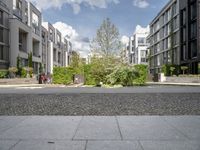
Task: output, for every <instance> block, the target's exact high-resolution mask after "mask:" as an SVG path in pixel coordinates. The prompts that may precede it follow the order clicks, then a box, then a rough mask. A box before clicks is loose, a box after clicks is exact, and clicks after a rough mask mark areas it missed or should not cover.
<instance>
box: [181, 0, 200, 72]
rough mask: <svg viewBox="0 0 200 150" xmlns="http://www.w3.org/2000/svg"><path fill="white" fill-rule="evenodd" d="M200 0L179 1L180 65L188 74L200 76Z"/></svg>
mask: <svg viewBox="0 0 200 150" xmlns="http://www.w3.org/2000/svg"><path fill="white" fill-rule="evenodd" d="M199 3H200V0H181V2H180V5H179V7H180V8H179V9H180V37H181V38H180V47H181V49H180V64H181V65H182V66H188V67H189V70H188V73H190V74H200V13H199V12H200V5H199Z"/></svg>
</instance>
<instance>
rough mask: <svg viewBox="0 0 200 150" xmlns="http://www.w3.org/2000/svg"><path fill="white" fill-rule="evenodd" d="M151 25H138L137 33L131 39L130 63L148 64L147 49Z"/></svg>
mask: <svg viewBox="0 0 200 150" xmlns="http://www.w3.org/2000/svg"><path fill="white" fill-rule="evenodd" d="M148 35H149V27H146V28H142V27H141V26H137V27H136V30H135V33H134V34H133V36H132V37H130V40H129V46H128V47H129V62H130V64H133V65H134V64H147V55H146V54H147V50H148V46H149V44H148V42H147V36H148Z"/></svg>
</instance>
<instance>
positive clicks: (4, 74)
mask: <svg viewBox="0 0 200 150" xmlns="http://www.w3.org/2000/svg"><path fill="white" fill-rule="evenodd" d="M7 76H8V70H0V78H6V77H7Z"/></svg>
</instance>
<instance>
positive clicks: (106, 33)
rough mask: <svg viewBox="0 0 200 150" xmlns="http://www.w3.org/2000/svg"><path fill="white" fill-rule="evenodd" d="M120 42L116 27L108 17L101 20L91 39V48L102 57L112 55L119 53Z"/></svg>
mask: <svg viewBox="0 0 200 150" xmlns="http://www.w3.org/2000/svg"><path fill="white" fill-rule="evenodd" d="M120 47H121V42H120V40H119V31H118V28H117V27H116V26H115V25H114V24H113V23H112V22H111V21H110V19H109V18H107V19H105V20H103V23H102V24H101V26H100V28H99V29H98V30H97V33H96V37H95V38H94V39H93V42H92V45H91V48H92V51H94V53H97V54H100V55H101V56H103V57H108V56H113V55H116V54H118V53H119V49H120Z"/></svg>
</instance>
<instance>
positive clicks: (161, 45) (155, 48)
mask: <svg viewBox="0 0 200 150" xmlns="http://www.w3.org/2000/svg"><path fill="white" fill-rule="evenodd" d="M179 18H180V17H179V1H178V0H170V1H169V2H168V3H167V5H166V6H165V7H164V8H163V9H162V10H161V11H160V13H159V14H158V15H157V16H156V17H155V18H154V20H153V21H152V22H151V23H150V35H149V37H148V41H149V42H150V47H149V49H150V59H149V61H150V72H151V73H152V74H157V73H160V72H161V67H162V66H163V65H164V64H175V65H180V25H179V20H180V19H179Z"/></svg>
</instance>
